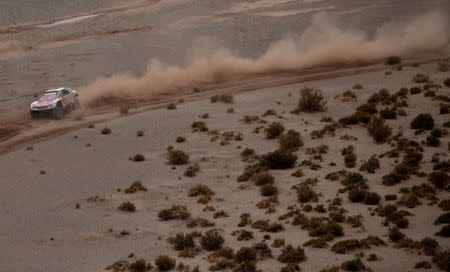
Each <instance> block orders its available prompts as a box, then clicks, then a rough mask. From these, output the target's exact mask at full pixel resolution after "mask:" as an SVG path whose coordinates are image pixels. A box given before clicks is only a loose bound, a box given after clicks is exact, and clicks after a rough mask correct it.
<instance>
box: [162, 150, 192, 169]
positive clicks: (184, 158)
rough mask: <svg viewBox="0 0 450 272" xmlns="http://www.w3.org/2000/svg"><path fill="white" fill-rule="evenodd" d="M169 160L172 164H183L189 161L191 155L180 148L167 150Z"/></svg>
mask: <svg viewBox="0 0 450 272" xmlns="http://www.w3.org/2000/svg"><path fill="white" fill-rule="evenodd" d="M167 160H168V162H169V164H172V165H182V164H186V163H188V162H189V155H188V154H186V153H185V152H184V151H182V150H179V149H171V150H169V151H168V152H167Z"/></svg>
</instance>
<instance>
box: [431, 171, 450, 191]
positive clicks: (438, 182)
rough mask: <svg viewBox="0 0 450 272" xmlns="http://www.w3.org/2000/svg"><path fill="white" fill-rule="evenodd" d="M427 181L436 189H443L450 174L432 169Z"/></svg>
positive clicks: (448, 181)
mask: <svg viewBox="0 0 450 272" xmlns="http://www.w3.org/2000/svg"><path fill="white" fill-rule="evenodd" d="M428 181H429V182H431V183H433V184H434V186H435V187H436V188H438V189H444V188H445V187H447V185H448V184H449V183H450V176H449V175H448V174H447V173H445V172H443V171H434V172H432V173H431V174H429V175H428Z"/></svg>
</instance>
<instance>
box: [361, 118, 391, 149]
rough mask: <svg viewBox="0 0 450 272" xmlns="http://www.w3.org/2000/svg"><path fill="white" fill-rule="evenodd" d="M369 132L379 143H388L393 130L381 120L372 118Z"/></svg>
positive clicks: (368, 128)
mask: <svg viewBox="0 0 450 272" xmlns="http://www.w3.org/2000/svg"><path fill="white" fill-rule="evenodd" d="M367 130H368V131H369V134H370V135H371V136H372V137H373V139H374V140H375V142H377V143H382V142H384V141H386V140H387V139H388V138H389V137H390V136H391V135H392V128H391V127H389V126H388V125H386V124H385V123H384V120H383V119H381V118H376V117H374V118H372V120H371V121H370V123H369V125H368V127H367Z"/></svg>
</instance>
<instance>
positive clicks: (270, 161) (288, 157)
mask: <svg viewBox="0 0 450 272" xmlns="http://www.w3.org/2000/svg"><path fill="white" fill-rule="evenodd" d="M296 162H297V155H295V154H293V153H291V152H289V151H287V150H282V149H277V150H275V151H272V152H269V153H267V154H264V155H262V156H261V158H260V164H261V165H263V166H266V167H268V168H270V169H289V168H292V167H294V166H295V163H296Z"/></svg>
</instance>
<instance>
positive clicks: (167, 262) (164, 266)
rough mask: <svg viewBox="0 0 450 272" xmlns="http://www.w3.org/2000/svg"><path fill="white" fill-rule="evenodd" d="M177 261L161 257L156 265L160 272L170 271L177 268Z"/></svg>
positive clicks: (165, 256) (157, 259)
mask: <svg viewBox="0 0 450 272" xmlns="http://www.w3.org/2000/svg"><path fill="white" fill-rule="evenodd" d="M175 264H176V262H175V259H174V258H172V257H169V256H167V255H159V256H158V258H156V260H155V265H156V267H157V268H158V269H159V270H160V271H169V270H172V269H174V268H175Z"/></svg>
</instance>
